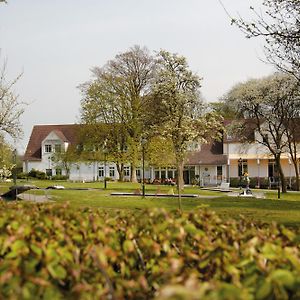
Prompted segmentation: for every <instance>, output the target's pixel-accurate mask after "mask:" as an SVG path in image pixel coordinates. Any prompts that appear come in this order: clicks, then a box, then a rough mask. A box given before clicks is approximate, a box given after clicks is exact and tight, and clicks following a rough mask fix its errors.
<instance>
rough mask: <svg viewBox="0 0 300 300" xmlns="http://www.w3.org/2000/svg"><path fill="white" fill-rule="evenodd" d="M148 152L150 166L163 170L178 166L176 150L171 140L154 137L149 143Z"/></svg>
mask: <svg viewBox="0 0 300 300" xmlns="http://www.w3.org/2000/svg"><path fill="white" fill-rule="evenodd" d="M147 150H148V151H147V160H148V163H149V165H151V166H156V167H162V168H165V167H174V166H175V165H176V159H175V154H174V149H173V145H172V141H171V140H170V139H167V138H164V137H161V136H153V137H151V139H150V141H149V145H148V149H147Z"/></svg>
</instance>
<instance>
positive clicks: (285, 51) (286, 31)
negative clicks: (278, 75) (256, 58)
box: [232, 0, 300, 80]
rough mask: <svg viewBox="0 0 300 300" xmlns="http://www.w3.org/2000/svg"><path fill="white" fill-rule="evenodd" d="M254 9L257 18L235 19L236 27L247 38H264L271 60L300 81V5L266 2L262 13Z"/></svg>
mask: <svg viewBox="0 0 300 300" xmlns="http://www.w3.org/2000/svg"><path fill="white" fill-rule="evenodd" d="M250 9H251V10H252V11H253V15H254V18H252V19H251V20H249V21H248V20H246V19H243V18H241V17H238V18H232V23H233V24H236V25H237V26H238V27H239V28H240V29H241V30H242V31H243V32H244V33H245V35H246V37H247V38H253V37H261V38H263V39H264V40H265V55H266V58H267V60H268V61H269V62H270V63H271V64H273V65H275V66H276V67H277V68H278V69H279V70H280V71H284V72H288V73H290V74H293V75H294V76H295V77H296V78H297V79H298V80H300V43H299V39H300V1H299V0H264V1H263V2H262V7H261V8H260V9H259V10H258V9H256V8H255V7H250Z"/></svg>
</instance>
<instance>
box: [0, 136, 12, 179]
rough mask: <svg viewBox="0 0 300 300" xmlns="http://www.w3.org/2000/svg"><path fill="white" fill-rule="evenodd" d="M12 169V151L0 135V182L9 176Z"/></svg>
mask: <svg viewBox="0 0 300 300" xmlns="http://www.w3.org/2000/svg"><path fill="white" fill-rule="evenodd" d="M13 167H14V164H13V149H12V147H11V146H10V145H9V144H7V143H6V142H5V140H4V138H3V136H1V135H0V180H3V179H5V178H7V177H10V176H11V175H12V169H13Z"/></svg>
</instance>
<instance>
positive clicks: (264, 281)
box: [0, 203, 300, 300]
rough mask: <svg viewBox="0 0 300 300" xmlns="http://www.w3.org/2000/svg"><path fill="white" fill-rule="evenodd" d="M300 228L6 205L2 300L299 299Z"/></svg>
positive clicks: (195, 216) (2, 207)
mask: <svg viewBox="0 0 300 300" xmlns="http://www.w3.org/2000/svg"><path fill="white" fill-rule="evenodd" d="M299 234H300V232H299V230H298V229H297V230H296V229H293V230H291V229H287V228H285V227H283V226H277V225H275V224H272V225H269V226H264V225H263V224H253V223H250V222H247V221H246V220H245V219H240V220H239V221H233V220H230V221H224V220H222V219H220V218H219V217H218V216H217V215H216V214H215V213H213V212H210V211H206V210H198V211H193V212H192V213H189V214H180V213H178V212H170V213H169V212H166V211H165V210H145V211H144V210H143V211H141V212H137V211H136V210H134V211H132V212H128V211H123V210H122V211H113V212H112V211H103V210H96V209H93V210H92V209H78V208H76V209H72V208H71V207H69V206H67V205H63V206H62V205H60V206H59V205H53V204H48V205H45V204H37V205H36V206H32V205H29V204H24V205H23V204H15V203H9V204H6V203H0V242H1V248H0V249H1V260H0V278H1V280H0V298H1V299H152V298H156V299H204V300H205V299H206V300H207V299H216V300H218V299H220V300H221V299H298V295H299V293H300V268H299V261H300V249H299V247H298V240H299Z"/></svg>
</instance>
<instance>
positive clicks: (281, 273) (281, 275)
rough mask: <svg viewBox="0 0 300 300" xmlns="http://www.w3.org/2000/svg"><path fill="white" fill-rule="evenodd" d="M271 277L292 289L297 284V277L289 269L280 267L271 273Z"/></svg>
mask: <svg viewBox="0 0 300 300" xmlns="http://www.w3.org/2000/svg"><path fill="white" fill-rule="evenodd" d="M269 277H270V279H272V280H274V281H275V282H276V283H277V284H279V285H283V286H284V287H286V288H287V289H290V290H292V289H293V287H294V284H295V277H294V275H293V274H292V272H290V271H289V270H284V269H278V270H275V271H273V272H272V273H271V274H270V276H269Z"/></svg>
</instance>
